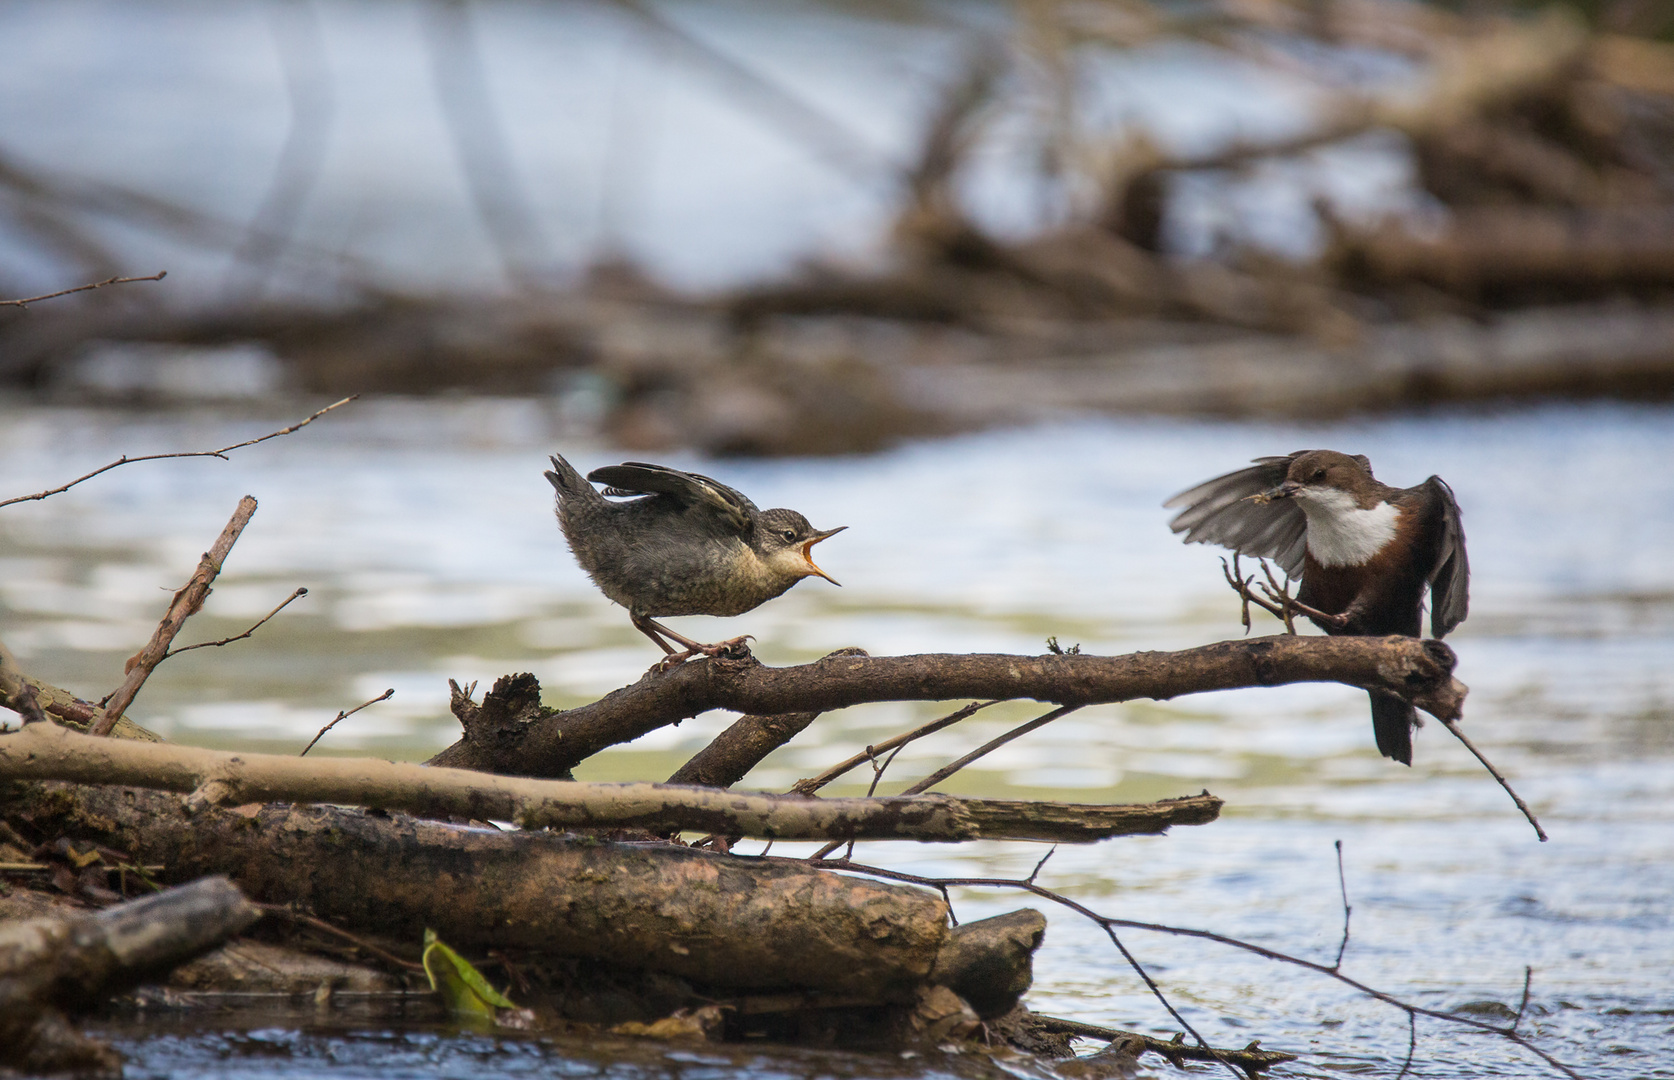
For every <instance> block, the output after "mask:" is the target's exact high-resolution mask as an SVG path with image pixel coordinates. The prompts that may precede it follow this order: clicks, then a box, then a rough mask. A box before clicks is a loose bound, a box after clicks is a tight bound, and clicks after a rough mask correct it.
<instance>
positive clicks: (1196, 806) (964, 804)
mask: <svg viewBox="0 0 1674 1080" xmlns="http://www.w3.org/2000/svg"><path fill="white" fill-rule="evenodd" d="M0 779H11V780H69V781H72V782H75V783H82V784H125V785H129V786H133V787H146V788H156V789H160V790H164V791H179V792H191V793H194V794H193V799H192V801H193V802H194V803H207V804H239V805H242V804H246V803H267V802H298V803H332V804H348V805H355V806H367V807H374V808H378V809H385V810H406V811H409V812H411V813H415V814H419V815H423V816H428V817H438V818H446V817H459V818H467V819H474V820H497V821H515V822H517V823H518V824H520V825H522V826H524V827H525V828H542V827H550V826H558V827H565V826H575V827H586V828H635V829H648V830H653V831H657V832H678V831H681V830H688V829H689V830H694V831H704V832H720V833H725V834H728V835H741V836H753V837H757V838H760V839H763V840H773V839H787V840H824V839H829V838H841V839H850V838H854V839H860V840H924V841H957V840H977V839H988V840H1002V839H1003V840H1050V841H1061V842H1069V843H1076V842H1086V841H1092V840H1102V839H1105V838H1107V837H1111V836H1127V835H1135V834H1144V833H1159V832H1163V831H1165V830H1166V829H1168V827H1169V826H1171V825H1198V824H1204V823H1207V822H1210V821H1213V820H1215V818H1216V817H1217V816H1218V815H1219V814H1220V808H1221V800H1219V799H1217V798H1215V797H1214V796H1212V795H1208V794H1204V795H1199V796H1193V797H1191V798H1186V799H1169V800H1165V801H1163V802H1158V803H1141V804H1138V805H1131V806H1120V805H1119V806H1094V805H1076V804H1069V803H1034V802H1015V801H1011V800H1002V799H959V798H953V797H952V796H947V795H919V796H911V797H905V798H903V797H900V796H897V797H893V798H884V799H809V798H806V797H803V796H796V795H767V794H758V793H751V792H725V791H717V790H714V789H712V788H698V787H676V786H673V785H670V784H584V783H577V782H575V781H564V780H526V779H520V778H517V777H509V776H486V775H484V774H482V773H478V772H471V771H468V770H464V769H436V768H426V767H424V766H420V765H403V764H395V763H392V762H388V761H380V760H377V759H374V758H331V759H318V758H313V759H308V760H303V759H301V758H296V757H290V756H289V755H280V754H248V753H244V754H231V753H225V752H222V751H219V750H200V749H197V748H194V747H187V746H175V745H173V744H169V743H146V742H139V741H136V740H128V739H95V738H92V737H90V736H87V735H79V734H77V733H75V732H72V731H68V730H66V729H64V728H61V727H59V726H58V725H56V724H31V725H29V726H28V727H26V728H24V729H23V730H22V731H20V732H17V733H16V734H12V735H6V736H0Z"/></svg>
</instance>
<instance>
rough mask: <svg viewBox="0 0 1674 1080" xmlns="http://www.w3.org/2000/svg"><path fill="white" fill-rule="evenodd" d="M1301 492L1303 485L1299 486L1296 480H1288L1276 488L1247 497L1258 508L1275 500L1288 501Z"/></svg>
mask: <svg viewBox="0 0 1674 1080" xmlns="http://www.w3.org/2000/svg"><path fill="white" fill-rule="evenodd" d="M1301 490H1302V485H1301V484H1298V483H1297V482H1296V481H1295V480H1286V481H1285V482H1284V483H1282V484H1280V485H1279V486H1278V487H1276V488H1268V489H1267V490H1266V491H1258V492H1256V493H1255V494H1254V495H1248V496H1245V497H1246V498H1248V499H1249V500H1250V501H1251V502H1253V503H1255V504H1256V505H1257V506H1265V505H1266V504H1267V503H1270V502H1272V501H1273V500H1274V499H1288V498H1290V497H1291V496H1292V495H1295V494H1296V493H1297V492H1298V491H1301Z"/></svg>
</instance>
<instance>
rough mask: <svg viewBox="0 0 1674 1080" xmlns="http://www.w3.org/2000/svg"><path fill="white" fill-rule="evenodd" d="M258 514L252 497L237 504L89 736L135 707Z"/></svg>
mask: <svg viewBox="0 0 1674 1080" xmlns="http://www.w3.org/2000/svg"><path fill="white" fill-rule="evenodd" d="M255 512H256V500H255V499H254V498H252V497H251V496H249V495H246V496H244V498H242V499H240V500H239V501H238V509H236V510H234V511H233V516H232V518H231V520H229V521H228V522H227V527H226V528H224V529H222V530H221V535H220V536H218V537H216V539H215V546H214V547H212V548H210V549H209V550H208V551H206V552H204V556H203V558H202V559H200V560H199V561H198V568H197V569H196V570H194V571H193V572H192V577H191V580H189V581H187V582H186V584H185V585H184V586H182V587H181V589H180V591H179V592H177V593H175V594H174V599H173V600H170V601H169V609H168V611H167V612H165V613H164V615H163V621H162V622H160V623H158V624H157V629H156V630H155V631H153V632H152V634H151V640H150V641H148V642H146V644H145V648H143V649H141V650H140V651H139V652H138V653H136V654H135V655H134V657H133V658H132V659H131V660H129V661H128V673H127V677H126V678H125V679H123V680H122V685H121V686H119V687H117V688H116V690H115V691H114V692H113V693H112V694H111V695H110V697H108V698H106V699H105V701H104V706H103V708H101V709H100V710H99V715H98V718H97V719H96V720H94V721H93V724H92V726H91V727H89V728H88V730H87V733H88V734H89V735H109V734H110V729H111V728H113V727H115V726H116V722H117V721H118V720H120V719H121V718H122V713H123V711H124V710H125V709H127V708H128V706H129V705H131V704H133V701H134V695H135V694H138V693H139V691H140V687H142V686H144V685H145V680H146V679H148V678H150V677H151V673H152V672H153V671H155V670H156V669H157V665H158V664H161V663H162V662H163V660H164V659H165V658H167V656H168V654H169V645H170V644H171V643H172V642H173V641H174V637H175V635H176V634H178V633H180V628H181V627H183V626H185V625H186V620H187V619H189V618H191V617H192V616H193V615H195V614H197V613H198V611H199V610H200V609H201V608H202V607H203V602H204V599H205V598H206V597H207V596H208V595H209V586H210V584H211V583H212V582H214V580H215V578H216V576H217V575H219V574H220V573H221V564H222V563H224V562H226V561H227V555H228V554H229V553H230V552H231V551H232V546H233V545H234V544H235V543H237V542H238V538H239V536H240V535H241V534H242V533H243V532H244V526H246V525H248V524H249V523H250V517H251V515H253V514H255Z"/></svg>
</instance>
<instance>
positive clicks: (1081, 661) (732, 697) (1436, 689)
mask: <svg viewBox="0 0 1674 1080" xmlns="http://www.w3.org/2000/svg"><path fill="white" fill-rule="evenodd" d="M1454 664H1455V657H1454V655H1453V650H1451V649H1449V648H1448V647H1447V646H1446V645H1444V644H1442V643H1441V642H1438V641H1421V640H1419V639H1417V638H1405V637H1381V638H1379V637H1338V638H1326V637H1295V636H1290V635H1281V636H1277V637H1264V638H1253V639H1249V640H1245V641H1223V642H1220V643H1218V644H1214V645H1204V646H1200V647H1198V648H1195V649H1185V650H1182V651H1179V652H1144V653H1130V654H1128V655H1126V656H1090V655H1085V654H1082V655H1065V656H1053V655H1048V656H1010V655H999V654H971V655H956V654H927V655H921V656H875V657H868V656H844V657H832V658H827V659H824V660H819V661H816V662H815V663H812V664H804V665H801V666H798V667H789V668H770V667H765V666H763V665H762V664H760V663H759V662H757V661H756V660H754V659H744V660H729V659H720V658H715V659H705V660H700V661H695V662H691V663H686V664H682V665H681V666H680V667H678V668H675V669H673V670H672V671H667V672H660V673H653V674H648V675H647V676H646V677H645V678H643V679H641V680H640V681H639V682H637V683H635V684H634V685H632V686H629V687H625V688H623V689H621V690H617V691H615V692H614V693H611V694H609V695H606V696H605V697H604V698H601V699H600V700H599V701H596V702H594V703H593V704H591V705H584V706H581V707H580V708H576V709H570V710H567V711H564V712H553V713H543V714H541V715H537V716H534V717H533V718H532V719H531V720H530V721H529V722H528V723H526V724H523V725H522V726H520V727H514V728H508V727H506V726H504V725H502V726H499V727H496V728H494V729H493V730H492V731H484V732H480V733H479V732H477V731H475V730H474V729H473V727H472V726H471V725H467V727H466V731H465V733H464V736H463V738H461V739H460V741H459V742H457V743H455V744H454V745H452V746H450V747H448V748H447V749H446V750H444V751H442V752H441V753H440V754H437V755H436V756H435V757H434V758H432V759H431V764H433V765H447V766H452V767H455V768H466V769H478V770H481V771H484V772H499V773H511V774H514V775H521V776H559V775H563V774H564V773H565V772H566V771H568V770H569V769H570V768H572V767H574V766H575V765H576V764H578V763H579V762H582V761H585V760H586V759H587V758H589V757H591V756H592V755H594V754H596V753H598V752H599V751H600V750H603V749H605V748H607V747H610V746H614V745H616V744H618V743H624V742H629V741H631V740H633V739H637V738H639V737H640V736H641V735H644V734H646V733H647V732H650V731H654V730H656V729H657V728H660V727H664V726H666V725H669V724H674V723H678V722H680V721H681V720H685V719H688V718H690V717H693V716H696V715H698V714H699V713H701V712H705V711H707V710H709V709H729V710H732V711H735V712H741V713H757V714H762V715H773V714H779V713H789V712H799V711H827V710H831V709H840V708H845V707H847V706H850V705H859V704H862V703H864V702H870V701H943V700H948V699H954V698H1032V699H1034V700H1037V701H1045V702H1051V703H1053V704H1058V705H1097V704H1102V703H1106V702H1116V701H1132V700H1135V699H1139V698H1152V699H1156V700H1166V699H1168V698H1174V697H1178V696H1180V695H1182V694H1196V693H1203V692H1205V691H1209V690H1235V689H1239V688H1241V687H1255V686H1279V685H1283V684H1286V683H1298V682H1340V683H1344V684H1347V685H1349V686H1357V687H1361V688H1363V689H1368V690H1384V691H1387V692H1389V693H1392V694H1396V695H1398V696H1399V697H1401V698H1403V699H1405V700H1407V701H1410V702H1412V703H1413V704H1414V705H1416V706H1418V707H1419V708H1421V709H1424V710H1425V711H1426V712H1429V713H1431V714H1433V715H1435V716H1436V717H1437V718H1439V719H1452V718H1456V717H1458V716H1459V715H1460V709H1461V707H1462V705H1463V703H1464V698H1465V694H1466V692H1467V691H1466V687H1465V686H1464V684H1463V683H1460V682H1459V681H1458V680H1456V679H1454V678H1453V667H1454ZM520 678H522V677H521V676H520ZM529 678H530V680H531V681H532V677H529Z"/></svg>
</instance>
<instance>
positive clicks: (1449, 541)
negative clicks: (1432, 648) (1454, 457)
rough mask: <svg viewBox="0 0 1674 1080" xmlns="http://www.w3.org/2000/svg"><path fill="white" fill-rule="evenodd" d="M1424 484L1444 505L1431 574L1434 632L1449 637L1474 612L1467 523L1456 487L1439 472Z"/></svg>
mask: <svg viewBox="0 0 1674 1080" xmlns="http://www.w3.org/2000/svg"><path fill="white" fill-rule="evenodd" d="M1424 488H1425V490H1426V491H1428V492H1429V493H1430V494H1432V495H1434V496H1436V499H1437V502H1438V504H1439V505H1440V506H1441V508H1442V525H1443V533H1442V540H1441V544H1440V545H1439V547H1438V548H1437V554H1436V569H1435V572H1434V573H1433V574H1432V575H1431V577H1430V633H1431V635H1432V636H1434V637H1445V636H1447V635H1448V634H1449V633H1452V631H1453V628H1454V627H1456V626H1458V625H1459V624H1460V623H1462V622H1464V621H1465V616H1466V615H1467V614H1469V613H1470V607H1471V564H1470V560H1469V559H1468V558H1466V556H1465V527H1464V525H1463V524H1462V523H1461V522H1460V520H1459V504H1458V502H1456V501H1455V500H1454V498H1453V489H1452V488H1450V487H1448V486H1447V481H1445V480H1443V479H1442V478H1441V477H1439V476H1432V477H1430V479H1428V480H1426V481H1424Z"/></svg>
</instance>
